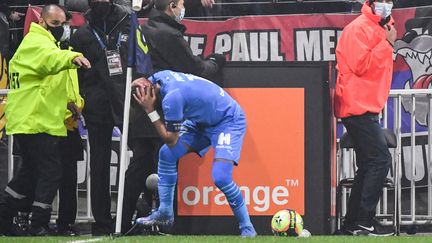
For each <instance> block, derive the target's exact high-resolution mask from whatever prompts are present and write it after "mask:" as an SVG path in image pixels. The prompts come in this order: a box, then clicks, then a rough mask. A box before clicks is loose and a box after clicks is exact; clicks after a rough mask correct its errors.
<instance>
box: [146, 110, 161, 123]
mask: <svg viewBox="0 0 432 243" xmlns="http://www.w3.org/2000/svg"><path fill="white" fill-rule="evenodd" d="M147 115H148V117H149V118H150V121H151V122H155V121H157V120H159V119H160V116H159V114H158V113H157V111H155V110H154V111H152V112H150V113H148V114H147Z"/></svg>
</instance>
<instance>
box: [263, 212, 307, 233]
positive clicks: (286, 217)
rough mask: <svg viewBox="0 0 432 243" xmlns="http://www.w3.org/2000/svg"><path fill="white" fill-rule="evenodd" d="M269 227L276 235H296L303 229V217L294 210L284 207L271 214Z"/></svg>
mask: <svg viewBox="0 0 432 243" xmlns="http://www.w3.org/2000/svg"><path fill="white" fill-rule="evenodd" d="M271 228H272V231H273V234H274V235H276V236H298V235H300V234H301V232H302V231H303V218H302V216H301V215H300V214H298V213H297V212H296V211H295V210H292V209H284V210H281V211H279V212H277V213H276V214H275V215H274V216H273V218H272V221H271Z"/></svg>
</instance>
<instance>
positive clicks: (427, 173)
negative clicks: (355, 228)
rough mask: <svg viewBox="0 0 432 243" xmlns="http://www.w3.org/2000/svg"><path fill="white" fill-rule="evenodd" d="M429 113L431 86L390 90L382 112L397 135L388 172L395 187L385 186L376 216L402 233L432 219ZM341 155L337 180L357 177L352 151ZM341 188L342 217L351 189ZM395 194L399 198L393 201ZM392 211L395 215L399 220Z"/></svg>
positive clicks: (430, 111) (430, 109)
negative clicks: (405, 228) (395, 146)
mask: <svg viewBox="0 0 432 243" xmlns="http://www.w3.org/2000/svg"><path fill="white" fill-rule="evenodd" d="M413 111H414V112H413ZM429 114H432V90H428V89H413V90H391V92H390V97H389V100H388V102H387V105H386V107H385V109H384V110H383V112H382V114H381V123H382V126H383V128H389V129H391V130H393V131H394V132H395V134H396V138H397V148H396V149H390V150H391V154H392V156H393V163H392V168H391V170H390V172H389V174H388V178H389V179H391V180H392V181H393V182H394V188H384V189H383V194H382V197H381V201H380V203H379V204H378V206H377V217H378V218H380V219H381V222H382V223H383V224H385V225H392V224H395V225H396V227H397V233H400V226H404V225H424V224H431V222H432V180H431V179H432V178H431V177H432V174H431V172H432V171H431V168H432V167H431V160H430V158H431V154H432V150H431V146H432V128H431V126H430V124H431V122H432V120H431V119H432V118H431V117H430V115H429ZM425 118H426V120H425ZM425 122H426V123H425ZM338 157H339V160H340V161H339V165H338V168H339V172H338V174H339V178H338V181H341V180H342V179H345V178H352V177H354V172H355V166H354V164H355V163H354V160H355V156H354V152H353V150H352V149H350V150H349V151H346V150H344V151H338ZM341 190H342V197H341V208H340V210H341V212H340V215H342V218H343V215H345V213H346V207H347V203H348V200H347V198H348V196H349V189H346V188H342V189H341ZM395 196H396V201H394V200H393V198H394V197H395ZM395 206H396V207H395ZM395 209H396V211H395ZM393 214H396V222H394V221H393V219H392V216H393ZM339 226H340V225H339Z"/></svg>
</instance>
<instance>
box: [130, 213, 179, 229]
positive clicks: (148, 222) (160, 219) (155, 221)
mask: <svg viewBox="0 0 432 243" xmlns="http://www.w3.org/2000/svg"><path fill="white" fill-rule="evenodd" d="M136 224H138V225H144V226H153V225H156V226H163V227H166V228H171V227H172V226H173V225H174V216H173V215H163V214H162V213H160V212H159V211H158V210H156V211H154V212H153V213H151V214H150V215H149V216H147V217H142V218H138V219H137V220H136Z"/></svg>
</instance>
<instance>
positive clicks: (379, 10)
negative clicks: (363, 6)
mask: <svg viewBox="0 0 432 243" xmlns="http://www.w3.org/2000/svg"><path fill="white" fill-rule="evenodd" d="M374 5H375V8H374V11H375V14H376V15H378V16H381V18H382V19H385V18H387V17H388V16H390V15H391V12H392V8H393V4H392V3H379V2H375V3H374Z"/></svg>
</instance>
